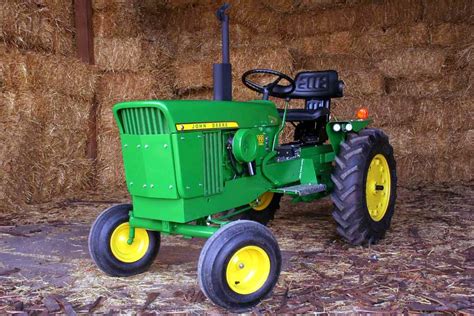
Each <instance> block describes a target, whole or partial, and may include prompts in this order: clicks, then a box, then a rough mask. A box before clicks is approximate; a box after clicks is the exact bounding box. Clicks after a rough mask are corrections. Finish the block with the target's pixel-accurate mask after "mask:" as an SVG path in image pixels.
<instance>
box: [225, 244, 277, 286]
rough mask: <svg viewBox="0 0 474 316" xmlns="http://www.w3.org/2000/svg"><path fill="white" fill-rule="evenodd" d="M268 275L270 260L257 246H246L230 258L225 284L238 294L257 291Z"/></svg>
mask: <svg viewBox="0 0 474 316" xmlns="http://www.w3.org/2000/svg"><path fill="white" fill-rule="evenodd" d="M269 275H270V258H269V257H268V254H267V253H266V252H265V250H263V249H262V248H260V247H258V246H246V247H243V248H241V249H239V250H237V251H236V252H235V253H234V255H233V256H232V257H231V258H230V260H229V263H228V264H227V269H226V278H227V284H228V285H229V287H230V289H231V290H233V291H234V292H236V293H239V294H243V295H246V294H251V293H254V292H256V291H258V290H259V289H260V288H261V287H262V286H263V285H264V284H265V281H266V280H267V279H268V276H269Z"/></svg>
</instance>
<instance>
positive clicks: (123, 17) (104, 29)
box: [92, 8, 141, 38]
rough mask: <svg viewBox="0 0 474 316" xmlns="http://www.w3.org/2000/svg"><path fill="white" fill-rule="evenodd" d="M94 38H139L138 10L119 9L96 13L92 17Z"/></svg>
mask: <svg viewBox="0 0 474 316" xmlns="http://www.w3.org/2000/svg"><path fill="white" fill-rule="evenodd" d="M92 26H93V32H94V37H102V38H112V37H120V38H127V37H137V36H139V34H140V31H141V30H140V17H139V16H138V10H136V9H130V8H119V9H112V10H106V11H94V13H93V16H92Z"/></svg>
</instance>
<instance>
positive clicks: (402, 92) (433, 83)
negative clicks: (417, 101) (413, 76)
mask: <svg viewBox="0 0 474 316" xmlns="http://www.w3.org/2000/svg"><path fill="white" fill-rule="evenodd" d="M466 82H467V76H466V74H463V73H459V72H456V73H448V74H443V75H442V76H440V77H438V78H427V79H425V78H420V79H417V80H407V79H388V80H387V93H389V94H391V95H399V96H412V97H434V96H435V97H443V96H453V95H465V94H466V90H467V89H468V88H469V86H466Z"/></svg>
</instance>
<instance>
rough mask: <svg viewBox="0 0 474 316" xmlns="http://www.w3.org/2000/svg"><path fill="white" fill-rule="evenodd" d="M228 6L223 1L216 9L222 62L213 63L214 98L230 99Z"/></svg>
mask: <svg viewBox="0 0 474 316" xmlns="http://www.w3.org/2000/svg"><path fill="white" fill-rule="evenodd" d="M229 8H230V5H229V4H228V3H224V4H223V5H222V6H221V7H220V8H219V9H218V10H217V11H216V16H217V19H218V20H219V21H220V22H221V32H222V63H220V64H214V65H213V69H212V70H213V76H212V78H213V81H214V100H216V101H232V65H231V64H230V53H229V51H230V49H229V16H228V15H227V14H226V10H227V9H229Z"/></svg>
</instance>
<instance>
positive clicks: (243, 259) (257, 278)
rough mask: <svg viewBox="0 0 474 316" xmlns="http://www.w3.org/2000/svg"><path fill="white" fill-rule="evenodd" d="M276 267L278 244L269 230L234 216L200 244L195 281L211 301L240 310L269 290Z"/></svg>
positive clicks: (279, 258)
mask: <svg viewBox="0 0 474 316" xmlns="http://www.w3.org/2000/svg"><path fill="white" fill-rule="evenodd" d="M280 269H281V254H280V248H279V247H278V243H277V241H276V240H275V238H274V237H273V235H272V233H271V232H270V230H269V229H268V228H266V227H265V226H263V225H261V224H259V223H256V222H253V221H245V220H238V221H235V222H232V223H230V224H227V225H225V226H223V227H222V228H221V229H219V230H218V231H217V232H216V233H215V234H214V235H212V237H211V238H209V240H208V241H207V242H206V244H205V245H204V248H203V249H202V251H201V255H200V257H199V263H198V277H199V285H200V287H201V290H202V291H203V292H204V294H205V295H206V296H207V297H208V298H209V299H210V300H211V301H212V302H213V303H214V304H216V305H218V306H221V307H223V308H226V309H228V310H230V311H233V312H242V311H246V310H249V309H250V308H252V307H254V306H256V305H257V304H258V303H259V302H260V301H261V300H262V299H263V298H265V297H266V296H268V295H269V294H270V293H271V291H272V290H273V287H274V286H275V284H276V283H277V281H278V276H279V275H280Z"/></svg>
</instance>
